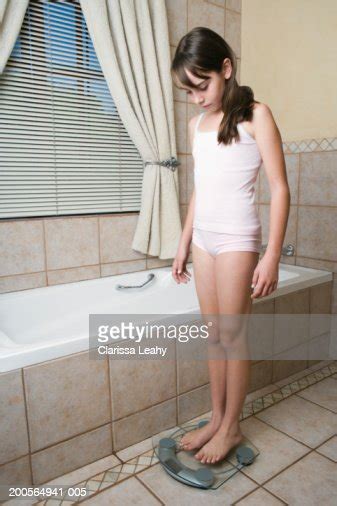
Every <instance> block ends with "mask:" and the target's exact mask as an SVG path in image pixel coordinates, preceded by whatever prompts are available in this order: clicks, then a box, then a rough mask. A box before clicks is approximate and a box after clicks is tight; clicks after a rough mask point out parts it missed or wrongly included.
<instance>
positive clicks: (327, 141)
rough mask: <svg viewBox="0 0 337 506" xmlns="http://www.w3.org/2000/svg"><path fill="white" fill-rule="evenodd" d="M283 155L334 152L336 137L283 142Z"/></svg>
mask: <svg viewBox="0 0 337 506" xmlns="http://www.w3.org/2000/svg"><path fill="white" fill-rule="evenodd" d="M282 146H283V151H284V153H285V154H291V153H312V152H314V151H315V152H316V151H334V150H336V149H337V137H323V138H322V139H304V140H301V141H288V142H283V143H282Z"/></svg>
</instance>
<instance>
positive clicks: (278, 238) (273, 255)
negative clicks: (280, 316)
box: [252, 103, 290, 297]
mask: <svg viewBox="0 0 337 506" xmlns="http://www.w3.org/2000/svg"><path fill="white" fill-rule="evenodd" d="M252 123H253V128H254V135H255V140H256V142H257V145H258V147H259V151H260V154H261V157H262V160H263V165H264V167H265V171H266V175H267V178H268V182H269V187H270V192H271V203H270V215H269V216H270V222H269V240H268V246H267V249H266V251H265V254H264V255H263V258H262V260H261V262H260V263H259V264H258V266H257V268H256V270H255V273H254V278H253V284H254V285H255V286H256V288H255V291H254V294H253V295H252V297H259V296H260V295H262V297H265V296H266V295H269V294H270V293H271V292H272V291H273V290H275V289H276V286H277V281H278V263H279V261H280V258H281V253H282V245H283V241H284V237H285V233H286V228H287V222H288V217H289V208H290V189H289V185H288V179H287V171H286V164H285V160H284V154H283V149H282V139H281V135H280V132H279V129H278V127H277V125H276V123H275V120H274V118H273V115H272V112H271V110H270V109H269V107H268V106H267V105H266V104H261V103H260V104H257V106H255V108H254V117H253V122H252Z"/></svg>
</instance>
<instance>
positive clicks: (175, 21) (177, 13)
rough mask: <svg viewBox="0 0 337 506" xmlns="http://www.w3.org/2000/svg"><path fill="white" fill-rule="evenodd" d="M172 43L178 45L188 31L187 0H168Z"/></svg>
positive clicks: (167, 6)
mask: <svg viewBox="0 0 337 506" xmlns="http://www.w3.org/2000/svg"><path fill="white" fill-rule="evenodd" d="M165 4H166V11H167V19H168V26H169V39H170V44H173V45H175V46H177V45H178V43H179V41H180V39H181V38H182V37H183V36H184V35H185V34H186V31H187V0H166V1H165Z"/></svg>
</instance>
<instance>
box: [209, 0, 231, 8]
mask: <svg viewBox="0 0 337 506" xmlns="http://www.w3.org/2000/svg"><path fill="white" fill-rule="evenodd" d="M206 2H208V3H210V4H215V5H218V6H219V7H225V3H226V0H206Z"/></svg>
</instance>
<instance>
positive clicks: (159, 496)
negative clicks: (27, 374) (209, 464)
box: [6, 361, 337, 506]
mask: <svg viewBox="0 0 337 506" xmlns="http://www.w3.org/2000/svg"><path fill="white" fill-rule="evenodd" d="M209 416H210V413H206V414H205V415H203V416H201V417H198V418H196V419H194V421H197V420H198V419H201V418H207V417H209ZM240 425H241V429H242V432H243V434H244V435H245V436H246V437H247V438H248V439H249V440H250V441H252V442H253V443H254V445H255V446H256V447H257V448H258V449H259V451H260V454H259V456H258V457H257V459H256V461H255V462H254V463H253V465H251V466H248V467H246V468H243V469H242V470H240V471H239V472H238V473H237V474H236V475H235V476H233V477H232V478H231V479H229V480H228V481H227V482H225V483H224V484H223V485H222V486H221V487H220V488H218V489H217V490H201V489H196V488H193V487H189V486H186V485H183V484H181V483H179V482H177V481H176V480H174V479H173V478H172V477H171V476H169V475H168V474H167V473H166V472H165V471H164V470H163V468H162V467H161V465H160V464H159V463H158V459H157V457H156V456H155V455H154V451H153V449H152V439H151V438H149V439H147V440H145V441H143V442H141V443H138V444H136V445H134V446H132V447H130V448H126V449H125V450H121V451H119V452H117V454H116V456H110V457H106V458H104V459H101V460H100V461H97V462H94V463H93V464H90V465H88V466H85V467H83V468H81V469H79V470H77V471H74V472H72V473H68V474H67V475H65V476H62V477H59V478H56V479H55V480H53V481H51V482H48V484H45V485H59V486H60V484H62V485H63V486H70V485H76V486H77V487H86V488H87V490H88V495H87V496H86V498H85V499H83V498H81V499H80V500H79V501H77V502H84V503H86V504H97V505H100V506H101V505H102V506H103V505H105V504H107V505H108V504H109V505H110V504H116V505H119V504H133V505H143V504H144V505H152V504H153V505H154V504H165V505H166V504H167V505H179V506H184V505H185V504H186V505H187V504H189V503H190V502H192V501H194V503H195V504H196V505H198V506H199V505H203V504H207V505H214V506H215V505H218V504H219V505H220V504H221V505H233V504H235V505H240V506H250V505H252V506H253V505H258V506H261V505H268V506H269V505H271V506H272V505H274V504H275V505H279V504H289V505H291V506H293V505H301V506H302V505H305V506H310V505H314V506H316V505H317V504H324V506H328V505H334V506H335V505H336V504H337V435H336V434H337V362H336V361H334V362H321V363H319V364H316V365H315V366H313V367H311V368H309V369H307V370H305V371H301V372H300V373H298V374H296V375H293V376H291V377H289V378H287V379H286V380H282V381H280V382H277V383H275V384H273V385H269V386H268V387H265V388H263V389H262V390H260V391H258V392H254V393H252V394H249V395H248V396H247V399H246V403H245V406H244V409H243V411H242V413H241V424H240ZM173 430H174V428H171V429H170V430H169V431H165V432H164V433H162V434H161V436H162V437H164V436H166V435H168V434H170V433H172V431H173ZM75 502H76V501H75V500H74V498H68V499H67V498H66V499H64V500H62V501H59V500H55V499H54V500H51V499H49V500H43V501H39V502H36V499H35V502H34V501H32V502H26V501H25V502H24V503H23V502H22V501H21V502H20V503H18V504H21V505H22V506H23V504H25V505H28V504H39V505H48V506H49V505H50V504H53V505H57V504H62V505H65V504H67V505H70V504H74V503H75ZM6 504H13V501H8V502H7V503H6Z"/></svg>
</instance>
